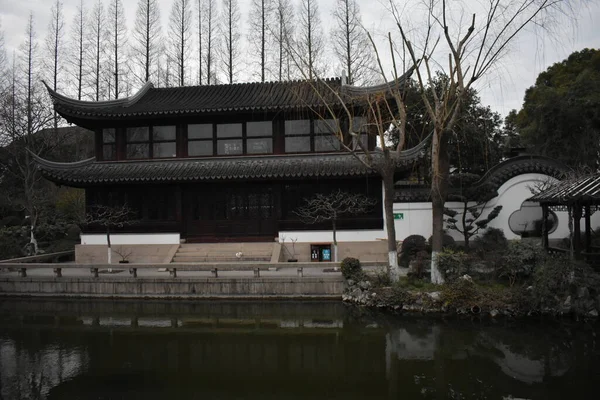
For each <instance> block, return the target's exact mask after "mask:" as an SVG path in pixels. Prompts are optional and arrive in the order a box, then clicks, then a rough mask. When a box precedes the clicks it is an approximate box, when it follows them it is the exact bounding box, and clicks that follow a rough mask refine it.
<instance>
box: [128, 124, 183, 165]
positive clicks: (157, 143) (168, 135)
mask: <svg viewBox="0 0 600 400" xmlns="http://www.w3.org/2000/svg"><path fill="white" fill-rule="evenodd" d="M176 136H177V134H176V128H175V126H174V125H165V126H153V127H148V126H138V127H132V128H127V130H126V134H125V139H126V147H125V150H126V151H125V153H126V157H127V159H128V160H136V159H144V158H171V157H176V156H177V145H176Z"/></svg>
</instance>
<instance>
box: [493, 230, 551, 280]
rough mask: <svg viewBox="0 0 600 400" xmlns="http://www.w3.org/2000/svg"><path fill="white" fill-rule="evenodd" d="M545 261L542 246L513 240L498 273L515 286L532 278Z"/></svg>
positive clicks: (499, 265)
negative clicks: (518, 282)
mask: <svg viewBox="0 0 600 400" xmlns="http://www.w3.org/2000/svg"><path fill="white" fill-rule="evenodd" d="M545 261H546V253H545V250H544V249H543V248H542V247H541V246H539V245H537V244H534V243H531V242H528V241H524V240H513V241H511V242H509V244H508V248H507V251H506V252H505V254H504V256H503V257H502V262H500V263H499V264H498V268H497V270H496V273H497V275H498V277H499V278H501V279H507V280H508V282H509V284H510V286H513V285H514V284H515V283H517V281H523V280H525V279H528V278H530V277H531V276H532V274H533V273H534V271H535V270H536V268H538V267H540V266H541V265H543V264H544V262H545Z"/></svg>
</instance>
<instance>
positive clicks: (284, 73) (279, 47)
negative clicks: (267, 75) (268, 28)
mask: <svg viewBox="0 0 600 400" xmlns="http://www.w3.org/2000/svg"><path fill="white" fill-rule="evenodd" d="M274 1H275V2H276V5H275V22H274V24H273V28H272V29H273V37H274V39H275V45H276V49H275V64H276V68H277V70H276V73H277V79H278V80H279V81H282V80H284V79H290V78H291V66H292V60H291V57H290V54H289V51H288V46H289V45H290V43H291V42H292V39H293V36H294V8H293V7H292V3H291V2H290V0H274Z"/></svg>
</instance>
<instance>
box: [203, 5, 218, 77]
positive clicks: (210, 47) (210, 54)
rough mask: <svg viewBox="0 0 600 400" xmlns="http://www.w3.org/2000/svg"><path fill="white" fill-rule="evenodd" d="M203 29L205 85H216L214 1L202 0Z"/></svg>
mask: <svg viewBox="0 0 600 400" xmlns="http://www.w3.org/2000/svg"><path fill="white" fill-rule="evenodd" d="M202 5H203V11H202V16H203V20H204V23H203V27H204V33H203V35H202V36H203V38H204V42H203V43H204V45H203V47H204V53H205V55H204V65H203V67H204V69H205V70H206V84H207V85H210V84H214V83H216V81H217V79H216V75H217V74H216V64H215V49H216V48H217V47H218V45H219V43H218V38H217V27H218V24H217V2H216V0H202Z"/></svg>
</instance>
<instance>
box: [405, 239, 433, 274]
mask: <svg viewBox="0 0 600 400" xmlns="http://www.w3.org/2000/svg"><path fill="white" fill-rule="evenodd" d="M426 249H427V241H426V240H425V238H424V237H423V236H421V235H410V236H407V237H406V238H405V239H404V240H403V241H402V247H401V248H400V259H399V264H400V266H402V267H405V268H408V265H409V263H410V261H411V260H412V259H414V258H415V257H416V255H417V254H418V253H419V252H420V251H424V250H426Z"/></svg>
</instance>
